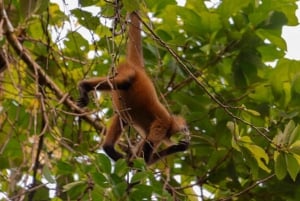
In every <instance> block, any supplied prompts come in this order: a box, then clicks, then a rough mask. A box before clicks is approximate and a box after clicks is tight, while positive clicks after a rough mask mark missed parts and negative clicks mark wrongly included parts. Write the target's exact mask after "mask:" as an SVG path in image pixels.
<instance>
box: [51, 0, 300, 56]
mask: <svg viewBox="0 0 300 201" xmlns="http://www.w3.org/2000/svg"><path fill="white" fill-rule="evenodd" d="M176 1H177V2H178V4H179V5H184V4H185V1H186V0H176ZM219 1H220V0H210V2H211V6H213V5H217V4H218V2H219ZM51 2H53V3H57V4H59V5H60V8H61V9H63V8H64V9H65V8H66V6H65V5H64V4H63V2H66V4H67V5H68V6H67V9H72V8H75V7H76V6H77V1H74V0H51ZM297 5H298V10H297V11H296V15H297V17H298V19H299V21H300V9H299V7H300V1H298V2H297ZM282 36H283V38H284V39H285V41H286V43H287V52H286V56H285V57H286V58H289V59H295V60H300V51H299V47H300V25H298V26H292V27H289V26H284V27H283V31H282Z"/></svg>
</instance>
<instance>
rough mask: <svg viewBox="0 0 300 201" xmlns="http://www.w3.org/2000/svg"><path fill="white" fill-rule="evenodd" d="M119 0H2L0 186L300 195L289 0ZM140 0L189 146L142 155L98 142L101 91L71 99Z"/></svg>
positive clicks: (44, 193)
mask: <svg viewBox="0 0 300 201" xmlns="http://www.w3.org/2000/svg"><path fill="white" fill-rule="evenodd" d="M115 2H117V1H99V0H98V1H96V0H93V1H90V0H89V1H87V0H81V1H79V6H77V7H75V8H72V9H71V10H70V12H68V10H66V8H67V6H66V5H64V7H61V8H60V7H59V6H58V5H57V4H55V3H50V2H48V1H46V0H44V1H42V0H39V1H25V0H14V1H9V0H6V1H4V2H3V1H2V0H1V1H0V8H1V14H0V26H1V27H0V161H1V163H0V189H1V191H0V199H3V200H53V201H60V200H266V199H268V200H299V198H300V190H299V188H298V185H299V183H300V179H299V176H298V175H299V171H300V126H299V124H298V123H297V122H299V120H300V113H299V112H300V106H299V101H298V99H299V98H300V62H299V61H296V60H290V59H287V58H285V57H284V56H285V52H286V51H287V49H286V48H287V47H286V43H285V41H284V39H283V38H282V36H281V32H282V27H283V26H284V25H289V26H295V25H297V24H298V21H297V18H296V16H295V10H296V8H297V6H296V1H295V0H284V1H278V0H263V1H257V0H223V1H221V2H219V3H216V4H214V5H213V4H212V3H211V2H210V1H199V0H187V1H186V3H185V5H184V6H179V5H177V4H176V2H175V1H174V0H165V1H157V0H144V1H139V0H135V1H134V2H135V3H132V1H130V0H123V5H124V6H123V7H122V8H121V7H116V6H115V4H114V3H115ZM3 7H4V9H3V10H2V8H3ZM137 8H139V9H140V13H141V16H142V19H143V21H144V25H143V32H144V36H145V37H143V49H144V56H145V63H146V66H147V71H148V73H149V75H150V76H151V78H152V79H153V82H154V83H155V85H156V87H157V90H158V93H159V94H160V95H161V96H160V97H161V100H162V102H163V103H164V104H165V105H167V106H168V108H169V109H170V111H172V112H173V113H181V114H183V115H184V116H185V117H186V119H187V121H188V123H189V126H190V130H191V131H192V143H191V146H190V148H189V150H188V151H186V152H184V153H179V154H176V155H174V156H170V157H168V158H167V159H163V160H162V161H161V162H159V163H157V164H155V165H152V166H150V167H146V166H145V164H144V162H143V160H142V159H136V160H134V162H133V165H131V166H128V165H127V162H126V160H125V159H124V160H119V161H117V162H112V161H110V159H109V158H108V157H107V156H106V155H104V154H103V153H102V151H101V146H100V145H101V142H102V140H103V132H104V127H105V126H106V125H109V123H110V122H109V117H110V116H111V115H112V113H113V111H112V109H111V102H110V97H109V96H106V95H102V94H100V95H99V94H95V97H94V102H92V103H91V104H89V106H88V109H87V110H80V109H79V108H77V107H76V105H75V104H74V101H73V100H76V98H77V97H78V91H77V87H76V86H77V82H78V81H79V80H81V79H83V78H85V77H92V76H97V75H109V73H110V72H111V71H112V70H113V68H114V66H115V64H117V63H118V62H119V61H120V60H122V58H123V55H124V44H125V43H126V34H125V33H123V32H122V31H123V29H122V27H124V26H123V25H124V24H125V14H126V12H127V11H132V10H135V9H137ZM62 10H63V11H66V12H63V11H62ZM4 11H5V13H7V16H6V15H4ZM92 11H93V12H92ZM148 16H151V17H148ZM113 19H118V20H115V21H113ZM9 23H11V24H9ZM12 28H14V29H12ZM115 33H119V34H115ZM16 39H18V40H16ZM123 136H124V137H123V138H122V139H121V141H120V147H122V146H121V145H123V147H124V144H125V145H126V144H127V143H128V141H130V142H131V143H133V142H134V141H135V139H136V134H135V132H134V131H133V130H129V131H124V135H123ZM179 138H180V136H175V137H174V140H179Z"/></svg>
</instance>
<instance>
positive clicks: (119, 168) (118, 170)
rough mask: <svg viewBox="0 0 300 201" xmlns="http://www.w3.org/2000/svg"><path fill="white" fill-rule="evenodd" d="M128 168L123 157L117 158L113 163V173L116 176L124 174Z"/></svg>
mask: <svg viewBox="0 0 300 201" xmlns="http://www.w3.org/2000/svg"><path fill="white" fill-rule="evenodd" d="M128 170H129V168H128V165H127V162H126V160H125V159H119V160H117V161H116V163H115V168H114V173H115V174H117V175H118V176H124V175H125V174H126V173H127V172H128Z"/></svg>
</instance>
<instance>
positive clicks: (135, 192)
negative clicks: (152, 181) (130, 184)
mask: <svg viewBox="0 0 300 201" xmlns="http://www.w3.org/2000/svg"><path fill="white" fill-rule="evenodd" d="M152 193H153V188H152V186H148V185H144V184H138V185H136V186H134V188H133V189H132V193H131V194H130V197H129V198H130V200H133V201H140V200H151V195H152Z"/></svg>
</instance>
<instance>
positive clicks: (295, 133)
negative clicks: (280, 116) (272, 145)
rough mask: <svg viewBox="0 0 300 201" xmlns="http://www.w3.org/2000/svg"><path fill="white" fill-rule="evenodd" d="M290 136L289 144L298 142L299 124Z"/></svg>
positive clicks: (299, 136) (299, 135)
mask: <svg viewBox="0 0 300 201" xmlns="http://www.w3.org/2000/svg"><path fill="white" fill-rule="evenodd" d="M289 136H290V137H289V145H291V144H293V143H295V142H298V141H299V140H300V126H299V125H297V126H296V127H295V128H294V130H293V131H292V133H291V134H290V135H289Z"/></svg>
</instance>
